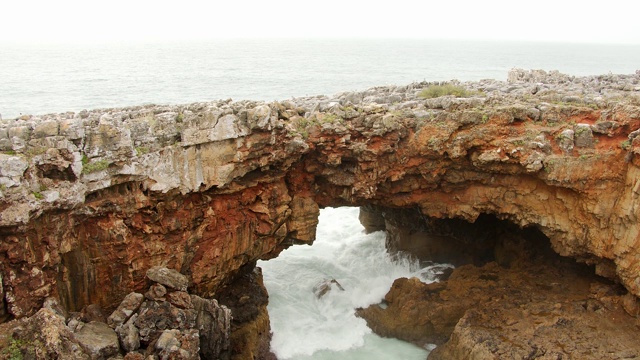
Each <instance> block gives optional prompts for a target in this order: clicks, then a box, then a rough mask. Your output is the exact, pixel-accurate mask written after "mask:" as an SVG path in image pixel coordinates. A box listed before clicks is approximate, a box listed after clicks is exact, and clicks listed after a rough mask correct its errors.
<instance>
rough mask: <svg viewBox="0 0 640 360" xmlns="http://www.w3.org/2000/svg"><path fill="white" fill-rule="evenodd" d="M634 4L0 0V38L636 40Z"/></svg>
mask: <svg viewBox="0 0 640 360" xmlns="http://www.w3.org/2000/svg"><path fill="white" fill-rule="evenodd" d="M639 14H640V1H637V0H606V1H592V0H588V1H563V0H536V1H517V0H516V1H514V0H512V1H506V0H485V1H480V0H458V1H448V0H440V1H428V0H421V1H408V0H392V1H384V2H382V1H376V0H371V1H351V0H324V1H304V0H295V1H294V0H275V1H267V0H265V1H254V0H227V1H215V0H209V1H206V2H205V1H195V0H174V1H171V2H165V1H162V0H154V1H150V0H108V1H100V2H98V1H87V0H2V1H1V2H0V18H1V20H0V24H1V29H2V30H1V31H0V42H7V41H9V42H84V41H90V42H96V41H97V42H101V41H140V40H164V39H171V40H184V39H196V40H197V39H207V38H233V37H325V38H327V37H329V38H330V37H372V38H379V37H401V38H441V39H449V38H459V39H489V40H535V41H570V42H598V43H632V44H639V45H640V20H639Z"/></svg>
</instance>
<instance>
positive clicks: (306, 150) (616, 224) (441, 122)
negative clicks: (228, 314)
mask: <svg viewBox="0 0 640 360" xmlns="http://www.w3.org/2000/svg"><path fill="white" fill-rule="evenodd" d="M638 77H640V75H635V76H634V75H632V76H628V77H625V78H624V81H626V82H628V83H634V84H635V83H637V82H638ZM554 79H555V78H554ZM612 79H613V80H612ZM516 80H517V79H516ZM556 80H557V81H556ZM536 81H541V80H540V79H538V78H536ZM543 82H544V81H543ZM596 82H597V86H596V85H594V84H595V83H596ZM425 86H427V84H422V85H421V84H413V85H411V86H407V87H404V88H402V96H400V100H397V99H396V97H394V99H396V100H394V102H393V103H388V104H377V103H361V104H352V103H351V102H350V100H348V99H347V97H344V98H340V99H338V101H336V102H320V101H318V102H317V103H314V104H312V105H309V103H310V102H313V101H314V100H313V99H305V100H304V101H302V102H299V103H296V102H292V101H285V102H282V103H272V104H264V103H255V102H240V103H233V102H228V101H223V102H217V103H207V104H192V105H189V106H183V107H173V108H171V107H146V108H145V107H138V108H129V109H111V110H105V111H102V112H91V113H87V112H83V113H80V114H60V115H55V116H53V117H45V118H42V119H40V118H37V117H34V118H29V117H25V118H24V119H22V120H15V121H13V120H11V121H9V122H6V121H4V122H3V124H2V128H1V129H0V130H1V131H0V147H1V148H2V149H3V150H4V153H3V154H0V164H2V165H1V169H0V184H1V185H2V188H0V189H1V194H2V196H1V197H0V236H1V238H2V242H1V243H0V262H1V271H0V273H1V275H2V287H1V290H2V293H4V298H3V304H0V305H2V306H0V308H1V309H2V312H3V313H4V314H0V316H1V315H6V316H14V317H22V316H26V315H30V314H33V313H34V312H35V311H36V310H37V309H38V308H39V307H40V306H41V304H42V302H43V300H44V299H45V298H46V297H47V296H57V297H59V298H60V299H61V302H62V303H63V304H64V306H65V307H67V308H68V309H72V310H78V309H80V308H82V307H83V306H84V305H88V304H91V303H99V304H100V305H101V306H102V307H103V308H105V309H108V310H109V309H112V308H113V307H115V305H116V304H117V303H118V302H119V301H120V300H121V299H122V298H123V297H124V295H125V294H127V293H129V292H131V291H141V290H142V289H143V288H144V287H145V285H146V284H145V280H144V274H145V272H146V270H147V269H149V268H150V267H152V266H157V265H165V266H168V267H170V268H173V269H176V270H178V271H180V272H181V273H183V274H186V275H189V277H190V278H191V284H190V290H191V291H192V292H193V293H196V294H198V295H200V296H204V297H211V296H215V295H216V294H217V293H218V292H219V290H220V289H221V287H222V286H224V285H225V284H227V283H231V282H233V280H234V278H235V277H236V276H237V275H238V274H239V269H241V268H242V267H243V266H244V265H246V264H252V263H253V262H254V261H256V260H258V259H261V258H269V257H273V256H275V255H277V254H278V252H279V251H280V250H282V249H283V248H284V247H286V246H289V245H290V244H292V243H294V242H297V241H312V240H313V234H314V227H315V224H316V222H317V219H316V214H317V212H318V208H319V207H324V206H338V205H366V204H373V205H382V206H387V207H391V208H415V209H419V210H420V212H421V213H422V214H423V215H426V216H430V217H436V218H447V217H450V218H453V217H458V218H462V219H465V220H468V221H473V220H475V219H476V218H477V217H478V216H479V215H480V214H482V213H489V214H494V215H496V216H497V217H499V218H504V219H509V220H511V221H513V222H514V223H516V224H518V225H520V226H527V225H532V226H536V227H537V228H539V229H540V230H541V231H542V232H543V233H544V234H545V235H547V236H548V237H549V238H550V240H551V244H552V247H553V249H554V250H555V251H556V252H558V253H560V254H562V255H565V256H571V257H574V258H576V259H579V260H581V261H584V262H587V263H590V264H595V266H596V271H597V272H598V273H600V274H602V275H604V276H607V277H610V278H612V279H614V280H616V281H620V282H621V283H622V284H623V285H624V286H625V287H626V288H627V289H628V290H629V291H630V292H631V293H633V294H635V295H640V250H638V249H640V243H639V242H640V236H639V234H640V226H639V225H638V222H637V216H638V209H637V203H638V201H637V197H638V196H639V194H640V190H639V189H640V181H639V180H638V179H640V157H639V156H638V154H640V140H639V139H640V138H639V137H636V135H637V133H636V132H635V131H636V130H637V129H638V128H640V107H638V104H640V102H639V101H638V100H637V98H636V94H635V92H634V91H633V89H634V88H633V87H631V88H630V89H631V90H628V89H627V88H626V87H622V88H621V87H618V86H617V85H616V83H615V79H614V78H605V77H602V78H588V79H587V78H585V79H580V78H575V79H574V78H570V77H562V78H561V79H560V78H559V80H558V79H555V80H553V81H550V82H549V84H543V83H538V82H536V83H533V82H531V83H527V82H525V83H517V84H515V85H513V87H514V88H516V89H517V91H514V92H513V93H512V92H511V90H509V91H506V92H504V91H503V92H500V91H492V92H490V93H489V94H488V95H486V96H482V95H478V96H475V97H472V98H467V99H456V98H453V97H451V96H445V97H440V98H437V99H426V100H425V99H421V98H419V97H417V96H416V93H417V92H419V90H420V89H421V87H425ZM468 86H471V87H473V88H474V89H479V88H480V87H482V86H484V85H482V83H474V84H469V85H468ZM623 88H624V89H627V90H624V89H623ZM487 89H488V88H487ZM574 89H581V90H580V91H582V93H583V94H586V95H584V96H582V97H581V98H580V97H577V98H576V97H567V96H564V97H563V96H560V95H557V94H559V93H560V92H567V91H569V92H571V91H573V92H574V93H575V91H576V90H574ZM379 91H381V92H384V91H386V90H384V89H382V90H379ZM394 91H399V90H398V89H395V90H394ZM487 91H489V90H487ZM514 94H515V95H514ZM571 94H573V93H571ZM394 96H395V95H394ZM380 101H382V100H380ZM395 101H397V103H396V102H395Z"/></svg>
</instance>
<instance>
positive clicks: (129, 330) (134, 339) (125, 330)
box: [116, 314, 140, 352]
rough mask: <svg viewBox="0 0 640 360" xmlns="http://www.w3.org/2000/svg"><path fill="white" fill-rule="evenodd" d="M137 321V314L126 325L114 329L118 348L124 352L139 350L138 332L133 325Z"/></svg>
mask: <svg viewBox="0 0 640 360" xmlns="http://www.w3.org/2000/svg"><path fill="white" fill-rule="evenodd" d="M137 319H138V314H134V315H133V316H131V318H130V319H129V320H128V321H127V322H126V323H124V324H122V325H120V326H118V327H116V333H117V334H118V340H120V346H121V347H122V348H123V349H124V350H125V351H126V352H132V351H135V350H138V349H139V348H140V331H139V330H138V328H137V327H136V325H135V322H136V320H137Z"/></svg>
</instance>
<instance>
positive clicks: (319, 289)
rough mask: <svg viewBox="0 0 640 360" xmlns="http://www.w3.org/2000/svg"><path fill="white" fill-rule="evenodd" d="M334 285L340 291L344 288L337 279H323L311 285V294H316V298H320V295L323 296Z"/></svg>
mask: <svg viewBox="0 0 640 360" xmlns="http://www.w3.org/2000/svg"><path fill="white" fill-rule="evenodd" d="M334 285H335V286H334ZM334 287H337V288H338V289H340V290H341V291H344V288H343V287H342V285H340V283H339V282H338V280H336V279H330V280H329V279H324V280H322V281H320V282H319V283H317V284H316V285H315V286H314V287H313V294H314V295H315V296H316V298H317V299H320V298H321V297H323V296H325V295H326V294H327V293H328V292H329V291H331V289H333V288H334Z"/></svg>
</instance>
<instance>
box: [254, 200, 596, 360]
mask: <svg viewBox="0 0 640 360" xmlns="http://www.w3.org/2000/svg"><path fill="white" fill-rule="evenodd" d="M487 264H490V265H487ZM531 264H537V265H536V267H533V265H531ZM491 265H493V266H494V268H501V269H516V270H514V272H513V274H511V273H509V274H508V275H504V274H503V273H499V272H496V271H495V269H494V268H492V269H494V270H492V271H493V272H491V271H489V272H487V271H485V270H482V269H485V268H486V267H487V266H489V267H491ZM258 266H259V267H261V268H262V273H263V276H264V284H265V287H266V288H267V291H268V293H269V297H270V300H269V307H268V309H269V317H270V319H271V328H272V331H273V338H272V342H271V350H272V351H273V352H274V353H275V354H276V355H277V356H278V358H279V359H292V358H295V359H328V358H336V357H340V358H345V359H349V358H360V357H361V356H363V355H362V354H376V355H375V356H374V358H381V359H382V358H404V359H412V358H415V359H424V358H425V356H427V355H428V353H429V351H431V350H433V349H434V348H435V344H437V343H441V342H442V341H444V339H445V337H443V336H441V335H440V337H430V338H429V337H427V338H426V339H427V341H425V340H424V339H421V340H419V341H413V339H411V338H404V340H406V341H410V342H412V343H413V344H409V343H408V342H403V341H397V340H396V339H392V338H393V337H396V338H400V339H403V337H402V336H396V335H394V334H393V333H385V331H384V330H383V331H378V330H379V329H376V327H377V325H376V324H375V320H374V321H373V323H372V322H371V321H370V320H369V319H367V320H366V321H365V320H364V319H363V318H362V317H361V316H360V310H357V309H362V308H367V307H369V308H371V307H374V308H380V309H382V308H385V307H386V305H385V301H384V298H385V295H386V294H387V292H389V289H390V287H391V286H392V284H394V280H396V279H398V278H411V277H417V278H418V279H420V280H421V281H422V282H423V283H425V284H429V283H433V282H437V281H444V280H446V279H447V278H448V276H450V275H451V273H452V271H453V270H452V269H453V268H455V267H463V266H466V267H471V268H477V269H481V270H478V274H479V275H478V278H477V280H478V281H488V282H491V281H493V282H496V281H497V280H498V279H499V278H500V277H503V276H504V277H505V278H509V276H511V277H518V276H522V274H521V273H520V272H518V271H521V270H522V269H524V268H525V267H527V266H532V268H531V269H532V271H537V272H539V273H543V272H544V271H543V270H540V269H543V268H544V267H545V266H547V267H555V269H554V270H553V271H551V272H550V273H549V274H548V277H546V278H540V279H542V280H540V281H551V280H549V279H550V278H552V277H553V276H557V274H563V273H565V272H571V273H576V274H583V275H588V274H591V275H593V268H592V267H589V266H586V265H584V264H578V263H576V262H575V260H573V259H569V258H562V257H560V256H559V255H558V254H556V253H555V252H554V251H553V250H552V248H551V245H550V240H549V238H548V237H547V236H545V235H544V234H543V233H542V231H540V230H539V229H538V228H537V227H536V226H529V227H525V228H521V227H519V226H518V225H516V224H514V223H513V222H511V221H508V220H503V219H499V218H498V217H497V216H495V215H492V214H481V215H480V216H479V217H478V218H477V219H476V221H475V222H473V223H470V222H467V221H465V220H463V219H457V218H454V219H436V218H429V217H425V216H423V215H422V214H421V213H420V211H419V210H417V209H390V208H381V207H375V206H363V207H360V208H357V207H341V208H324V209H322V210H321V212H320V216H319V224H318V227H317V236H316V240H315V242H314V244H313V246H293V247H291V248H289V249H287V250H285V251H283V252H282V253H281V254H280V255H279V256H278V257H277V258H275V259H272V260H269V261H259V262H258ZM518 269H519V270H518ZM554 271H555V272H554ZM514 274H515V275H514ZM509 281H511V280H509ZM536 281H537V280H536ZM496 283H498V282H496ZM550 283H551V282H550ZM578 285H580V286H582V287H583V288H584V286H587V287H588V286H589V282H588V281H586V282H583V283H580V284H578ZM319 286H320V287H323V286H324V290H323V291H318V287H319ZM542 286H545V287H552V285H547V284H542ZM553 290H554V291H555V290H556V289H553ZM510 291H511V292H518V291H520V290H519V289H517V288H515V287H514V289H511V290H510ZM572 291H574V292H576V291H578V290H575V289H573V290H572ZM320 293H321V294H320ZM496 296H498V297H499V296H503V297H504V296H505V295H504V294H503V293H497V295H496ZM585 306H586V305H585ZM356 313H358V315H356ZM456 316H460V315H456ZM364 317H365V318H366V316H364ZM454 324H455V322H454ZM371 328H373V329H374V330H376V331H375V332H376V333H380V334H382V335H384V337H380V336H378V335H376V334H374V333H372V330H371ZM451 330H452V329H449V331H451ZM415 345H419V346H415Z"/></svg>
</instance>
